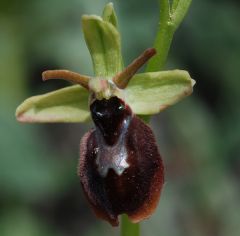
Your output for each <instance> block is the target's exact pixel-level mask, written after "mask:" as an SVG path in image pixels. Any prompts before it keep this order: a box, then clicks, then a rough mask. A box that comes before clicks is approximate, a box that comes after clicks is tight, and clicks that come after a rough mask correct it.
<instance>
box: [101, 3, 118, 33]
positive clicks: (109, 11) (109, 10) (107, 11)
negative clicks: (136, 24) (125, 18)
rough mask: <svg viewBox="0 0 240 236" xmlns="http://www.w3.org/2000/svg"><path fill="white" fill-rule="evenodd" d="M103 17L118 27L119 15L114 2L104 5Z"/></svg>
mask: <svg viewBox="0 0 240 236" xmlns="http://www.w3.org/2000/svg"><path fill="white" fill-rule="evenodd" d="M102 19H103V20H104V21H107V22H109V23H111V24H112V25H113V26H115V28H117V27H118V22H117V15H116V13H115V11H114V8H113V3H111V2H110V3H108V4H107V5H106V6H105V7H104V9H103V14H102Z"/></svg>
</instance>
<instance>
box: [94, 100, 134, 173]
mask: <svg viewBox="0 0 240 236" xmlns="http://www.w3.org/2000/svg"><path fill="white" fill-rule="evenodd" d="M90 110H91V115H92V119H93V121H94V123H95V125H96V140H97V142H98V144H99V146H100V147H98V148H95V149H94V152H95V153H96V156H97V158H96V163H97V165H98V171H99V173H100V174H101V175H102V176H106V175H107V172H108V170H109V169H110V168H112V169H113V170H114V171H115V172H116V173H117V174H118V175H121V174H122V173H123V171H124V170H125V169H126V168H127V167H129V164H128V163H127V149H126V145H125V139H126V134H127V130H128V128H129V124H130V122H131V120H132V112H131V110H130V108H129V106H127V105H125V103H124V102H123V101H122V100H120V99H119V98H117V97H111V98H110V99H102V100H95V101H94V102H93V103H92V104H91V106H90Z"/></svg>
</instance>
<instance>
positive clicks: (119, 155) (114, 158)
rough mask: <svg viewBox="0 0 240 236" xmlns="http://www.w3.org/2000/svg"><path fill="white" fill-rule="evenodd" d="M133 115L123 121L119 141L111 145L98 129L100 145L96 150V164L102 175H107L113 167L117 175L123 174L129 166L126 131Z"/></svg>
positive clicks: (97, 134)
mask: <svg viewBox="0 0 240 236" xmlns="http://www.w3.org/2000/svg"><path fill="white" fill-rule="evenodd" d="M131 119H132V116H130V117H128V118H127V119H125V120H124V121H123V124H122V129H121V134H120V136H119V138H118V141H117V143H115V144H114V145H112V146H110V145H108V144H106V142H105V141H104V138H103V137H102V135H101V133H100V131H99V130H98V129H96V137H97V140H98V144H99V147H98V148H96V149H95V150H94V152H95V154H97V158H96V164H97V166H98V172H99V174H100V175H101V176H102V177H106V176H107V173H108V171H109V169H113V170H114V171H115V173H116V174H117V175H119V176H120V175H122V173H123V172H124V170H125V169H127V168H128V167H129V164H128V163H127V157H128V155H127V150H126V147H125V146H126V143H125V139H126V133H127V129H128V127H129V124H130V121H131Z"/></svg>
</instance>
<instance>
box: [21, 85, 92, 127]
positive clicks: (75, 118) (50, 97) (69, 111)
mask: <svg viewBox="0 0 240 236" xmlns="http://www.w3.org/2000/svg"><path fill="white" fill-rule="evenodd" d="M88 96H89V93H88V91H87V90H86V89H84V88H83V87H81V86H79V85H73V86H69V87H66V88H63V89H59V90H56V91H54V92H50V93H46V94H43V95H38V96H33V97H30V98H28V99H26V100H25V101H24V102H23V103H22V104H21V105H20V106H19V107H18V108H17V110H16V117H17V120H18V121H21V122H27V123H55V122H86V121H88V120H89V118H90V113H89V107H88Z"/></svg>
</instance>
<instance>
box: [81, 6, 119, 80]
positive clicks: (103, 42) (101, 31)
mask: <svg viewBox="0 0 240 236" xmlns="http://www.w3.org/2000/svg"><path fill="white" fill-rule="evenodd" d="M116 26H117V18H116V14H115V12H114V9H113V6H112V4H108V5H107V6H106V7H105V9H104V12H103V18H101V17H99V16H95V15H84V16H83V17H82V28H83V33H84V37H85V41H86V43H87V46H88V49H89V51H90V54H91V57H92V62H93V68H94V72H95V75H96V76H99V77H103V78H111V77H112V76H114V75H116V74H117V73H119V72H120V71H122V69H123V64H122V53H121V40H120V34H119V32H118V30H117V28H116Z"/></svg>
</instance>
